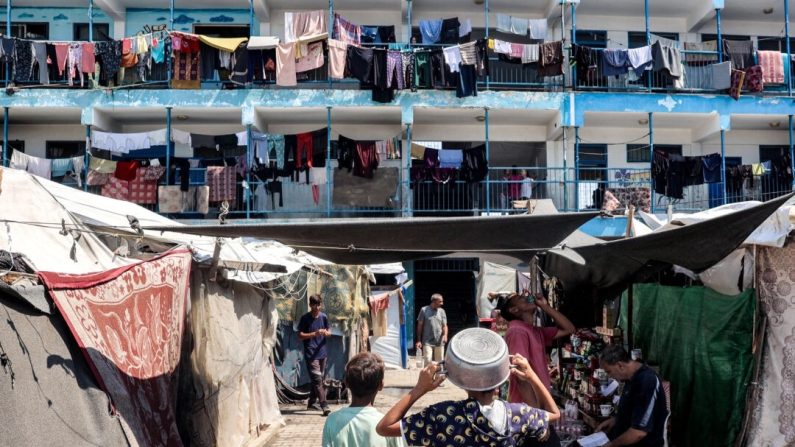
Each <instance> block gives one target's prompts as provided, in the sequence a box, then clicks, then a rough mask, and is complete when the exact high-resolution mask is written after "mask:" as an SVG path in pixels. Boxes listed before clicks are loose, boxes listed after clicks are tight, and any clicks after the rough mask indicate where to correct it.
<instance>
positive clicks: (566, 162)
mask: <svg viewBox="0 0 795 447" xmlns="http://www.w3.org/2000/svg"><path fill="white" fill-rule="evenodd" d="M567 129H568V128H566V127H564V128H563V209H564V210H565V211H568V210H569V172H568V171H569V156H568V154H567V151H568V145H567V143H568V139H567V138H566V130H567Z"/></svg>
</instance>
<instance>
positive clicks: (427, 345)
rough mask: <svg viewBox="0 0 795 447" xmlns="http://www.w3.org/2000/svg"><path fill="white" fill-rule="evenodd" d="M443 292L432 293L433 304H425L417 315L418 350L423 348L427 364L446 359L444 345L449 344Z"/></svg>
mask: <svg viewBox="0 0 795 447" xmlns="http://www.w3.org/2000/svg"><path fill="white" fill-rule="evenodd" d="M443 305H444V298H443V297H442V295H441V294H438V293H434V294H433V295H431V304H429V305H427V306H423V308H422V309H420V314H419V315H418V316H417V344H416V348H417V352H419V351H420V350H422V358H423V360H424V361H425V362H424V363H425V365H427V364H429V363H430V362H431V361H434V362H441V361H442V360H444V345H445V344H447V314H446V313H445V312H444V309H442V306H443Z"/></svg>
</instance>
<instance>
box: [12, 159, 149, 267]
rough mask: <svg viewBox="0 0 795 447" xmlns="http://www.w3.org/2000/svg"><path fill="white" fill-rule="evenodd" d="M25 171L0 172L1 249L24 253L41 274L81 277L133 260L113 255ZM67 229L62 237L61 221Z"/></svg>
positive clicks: (120, 265)
mask: <svg viewBox="0 0 795 447" xmlns="http://www.w3.org/2000/svg"><path fill="white" fill-rule="evenodd" d="M45 182H46V183H52V182H50V181H49V180H44V179H42V178H39V177H35V176H33V175H31V174H29V173H27V172H25V171H20V170H16V169H5V168H0V210H3V211H2V218H1V220H0V250H6V251H9V252H14V253H22V254H24V255H25V256H26V257H27V258H28V259H29V260H30V261H31V263H32V264H33V268H35V269H36V270H40V271H53V272H60V273H70V274H81V273H94V272H102V271H106V270H110V269H113V268H116V267H122V266H125V265H129V264H131V263H133V262H134V261H130V260H126V259H124V258H121V257H118V256H114V254H113V252H112V251H111V250H110V249H109V248H108V247H107V246H106V245H105V244H103V243H102V241H100V240H99V238H97V236H96V235H94V234H93V233H91V232H90V231H89V229H88V228H87V227H86V226H85V225H83V223H82V222H80V221H79V220H78V219H75V218H74V216H72V215H70V214H69V212H68V211H67V209H65V208H64V206H62V204H60V203H59V200H58V198H54V197H53V196H52V195H51V194H50V193H49V192H48V190H47V189H45V188H42V184H44V183H45ZM62 222H63V224H64V227H65V228H66V230H75V231H72V232H69V231H67V232H66V234H63V233H64V232H63V229H62V226H61V223H62Z"/></svg>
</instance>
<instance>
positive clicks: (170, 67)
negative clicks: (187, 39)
mask: <svg viewBox="0 0 795 447" xmlns="http://www.w3.org/2000/svg"><path fill="white" fill-rule="evenodd" d="M168 30H169V31H174V0H170V2H169V11H168ZM166 60H167V62H168V72H167V73H168V74H167V75H166V78H167V79H166V85H167V86H168V85H170V83H171V76H172V72H173V70H174V67H173V65H174V61H173V58H172V57H171V55H170V54H166Z"/></svg>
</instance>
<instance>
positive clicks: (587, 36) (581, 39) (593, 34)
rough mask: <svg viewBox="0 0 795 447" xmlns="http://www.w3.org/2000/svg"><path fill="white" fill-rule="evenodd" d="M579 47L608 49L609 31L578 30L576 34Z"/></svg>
mask: <svg viewBox="0 0 795 447" xmlns="http://www.w3.org/2000/svg"><path fill="white" fill-rule="evenodd" d="M574 37H575V38H576V39H577V45H583V46H586V47H591V48H607V31H588V30H577V32H576V33H574Z"/></svg>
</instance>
